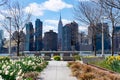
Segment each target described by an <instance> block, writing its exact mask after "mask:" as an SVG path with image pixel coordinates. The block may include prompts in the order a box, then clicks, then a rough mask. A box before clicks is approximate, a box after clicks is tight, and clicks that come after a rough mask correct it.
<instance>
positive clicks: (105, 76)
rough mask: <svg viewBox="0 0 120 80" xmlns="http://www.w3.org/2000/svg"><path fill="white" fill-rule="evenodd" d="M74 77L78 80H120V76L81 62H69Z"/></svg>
mask: <svg viewBox="0 0 120 80" xmlns="http://www.w3.org/2000/svg"><path fill="white" fill-rule="evenodd" d="M68 66H69V67H70V69H71V71H72V74H73V76H76V77H77V79H78V80H120V76H118V75H115V74H111V73H108V72H105V71H103V70H100V69H97V68H94V67H91V66H89V65H86V64H81V63H79V62H68Z"/></svg>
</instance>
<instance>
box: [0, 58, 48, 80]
mask: <svg viewBox="0 0 120 80" xmlns="http://www.w3.org/2000/svg"><path fill="white" fill-rule="evenodd" d="M0 61H1V63H0V77H1V78H2V79H4V80H24V79H27V80H34V79H35V78H36V77H37V76H38V74H39V72H41V71H42V70H43V69H44V68H45V67H46V65H47V62H45V61H43V60H42V59H41V58H40V57H24V58H22V59H19V60H10V59H9V58H3V59H0Z"/></svg>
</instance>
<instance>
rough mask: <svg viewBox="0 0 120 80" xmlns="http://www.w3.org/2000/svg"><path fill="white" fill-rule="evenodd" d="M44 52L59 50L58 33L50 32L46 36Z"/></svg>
mask: <svg viewBox="0 0 120 80" xmlns="http://www.w3.org/2000/svg"><path fill="white" fill-rule="evenodd" d="M43 44H44V50H46V51H51V50H52V51H56V50H57V33H56V32H53V30H50V31H49V32H46V33H45V34H44V40H43Z"/></svg>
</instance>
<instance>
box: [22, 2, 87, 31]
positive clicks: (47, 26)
mask: <svg viewBox="0 0 120 80" xmlns="http://www.w3.org/2000/svg"><path fill="white" fill-rule="evenodd" d="M78 1H88V0H20V2H21V3H22V4H24V9H25V11H26V12H27V11H30V12H31V13H32V15H33V17H32V22H33V24H34V21H35V19H36V18H39V19H41V21H43V33H44V32H46V31H49V30H51V29H53V30H54V31H55V32H57V28H58V21H59V17H60V13H61V17H62V22H63V24H64V25H65V24H67V23H70V22H72V21H75V18H74V13H73V8H74V6H76V4H77V3H78ZM79 26H80V25H79ZM86 29H87V28H86V27H83V26H80V27H79V30H86Z"/></svg>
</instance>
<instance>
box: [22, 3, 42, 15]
mask: <svg viewBox="0 0 120 80" xmlns="http://www.w3.org/2000/svg"><path fill="white" fill-rule="evenodd" d="M24 11H25V12H27V13H31V14H33V15H34V16H42V15H43V14H44V12H43V8H42V7H41V6H40V5H39V4H37V3H31V4H29V5H28V6H27V7H26V8H25V9H24Z"/></svg>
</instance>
